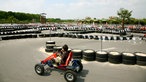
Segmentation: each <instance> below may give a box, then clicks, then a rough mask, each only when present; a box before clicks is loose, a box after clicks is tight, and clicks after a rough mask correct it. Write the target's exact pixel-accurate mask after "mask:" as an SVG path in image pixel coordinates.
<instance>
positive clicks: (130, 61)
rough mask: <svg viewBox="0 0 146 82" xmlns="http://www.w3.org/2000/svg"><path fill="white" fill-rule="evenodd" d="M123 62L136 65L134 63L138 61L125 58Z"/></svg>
mask: <svg viewBox="0 0 146 82" xmlns="http://www.w3.org/2000/svg"><path fill="white" fill-rule="evenodd" d="M122 63H123V64H127V65H134V64H136V61H135V60H126V59H123V60H122Z"/></svg>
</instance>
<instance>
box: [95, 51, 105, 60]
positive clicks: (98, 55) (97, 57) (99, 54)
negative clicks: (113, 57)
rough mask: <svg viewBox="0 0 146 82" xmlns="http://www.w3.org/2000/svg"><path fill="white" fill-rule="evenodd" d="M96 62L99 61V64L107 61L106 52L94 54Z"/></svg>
mask: <svg viewBox="0 0 146 82" xmlns="http://www.w3.org/2000/svg"><path fill="white" fill-rule="evenodd" d="M96 61H99V62H106V61H108V53H107V52H106V51H97V52H96Z"/></svg>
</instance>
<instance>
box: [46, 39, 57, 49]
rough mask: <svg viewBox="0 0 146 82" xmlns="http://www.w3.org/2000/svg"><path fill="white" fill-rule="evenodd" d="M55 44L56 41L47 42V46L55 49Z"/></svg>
mask: <svg viewBox="0 0 146 82" xmlns="http://www.w3.org/2000/svg"><path fill="white" fill-rule="evenodd" d="M54 46H55V41H47V42H46V48H47V49H49V50H51V51H53V48H54Z"/></svg>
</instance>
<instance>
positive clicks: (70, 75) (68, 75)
mask: <svg viewBox="0 0 146 82" xmlns="http://www.w3.org/2000/svg"><path fill="white" fill-rule="evenodd" d="M64 78H65V80H66V81H67V82H75V80H76V79H77V76H76V73H75V72H74V71H72V70H67V71H66V72H65V74H64Z"/></svg>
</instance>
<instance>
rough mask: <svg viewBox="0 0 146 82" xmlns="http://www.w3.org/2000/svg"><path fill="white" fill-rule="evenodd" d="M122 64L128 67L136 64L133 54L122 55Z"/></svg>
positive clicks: (124, 53)
mask: <svg viewBox="0 0 146 82" xmlns="http://www.w3.org/2000/svg"><path fill="white" fill-rule="evenodd" d="M122 63H123V64H128V65H134V64H136V56H135V55H134V54H133V53H126V52H123V53H122Z"/></svg>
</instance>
